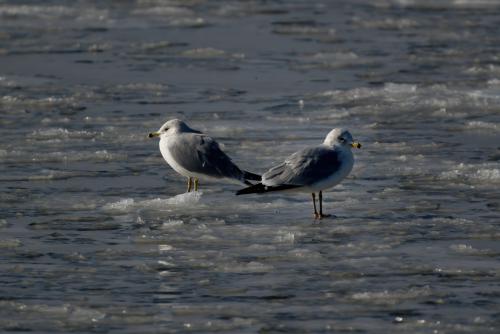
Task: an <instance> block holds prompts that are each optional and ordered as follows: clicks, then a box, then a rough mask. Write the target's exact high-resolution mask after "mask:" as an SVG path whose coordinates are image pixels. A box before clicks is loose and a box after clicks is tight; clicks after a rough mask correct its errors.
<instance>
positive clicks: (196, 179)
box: [194, 177, 198, 191]
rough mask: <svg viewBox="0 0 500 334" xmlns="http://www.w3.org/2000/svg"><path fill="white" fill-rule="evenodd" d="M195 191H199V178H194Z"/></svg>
mask: <svg viewBox="0 0 500 334" xmlns="http://www.w3.org/2000/svg"><path fill="white" fill-rule="evenodd" d="M194 191H198V178H197V177H195V178H194Z"/></svg>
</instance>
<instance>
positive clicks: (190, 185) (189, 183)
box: [187, 177, 193, 192]
mask: <svg viewBox="0 0 500 334" xmlns="http://www.w3.org/2000/svg"><path fill="white" fill-rule="evenodd" d="M192 187H193V180H192V179H191V178H190V177H188V189H187V192H190V191H191V188H192Z"/></svg>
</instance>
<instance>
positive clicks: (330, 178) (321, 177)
mask: <svg viewBox="0 0 500 334" xmlns="http://www.w3.org/2000/svg"><path fill="white" fill-rule="evenodd" d="M351 147H355V148H361V144H360V143H358V142H355V141H354V140H353V139H352V136H351V134H350V133H349V131H347V130H344V129H333V130H332V131H330V132H329V133H328V135H327V136H326V138H325V140H324V141H323V143H322V144H320V145H318V146H314V147H308V148H304V149H302V150H300V151H297V152H295V153H293V154H292V155H290V156H289V157H288V158H286V159H285V161H284V162H283V163H281V164H279V165H277V166H274V167H272V168H271V169H269V170H268V171H267V172H265V173H264V174H263V175H262V182H261V183H257V184H255V185H251V186H249V187H247V188H244V189H241V190H239V191H238V192H236V195H244V194H252V193H258V194H261V193H267V192H275V191H287V192H291V191H295V192H306V193H311V194H312V200H313V206H314V218H315V219H322V218H324V217H328V216H329V215H327V214H323V191H324V190H327V189H330V188H332V187H334V186H335V185H337V184H339V183H340V182H341V181H342V180H343V179H344V178H345V177H346V176H347V175H348V174H349V173H350V172H351V170H352V167H353V166H354V157H353V154H352V152H351ZM316 192H318V193H319V196H318V197H319V213H318V211H317V210H316Z"/></svg>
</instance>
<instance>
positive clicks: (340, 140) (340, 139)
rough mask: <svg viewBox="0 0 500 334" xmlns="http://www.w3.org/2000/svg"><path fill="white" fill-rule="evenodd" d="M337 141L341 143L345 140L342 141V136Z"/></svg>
mask: <svg viewBox="0 0 500 334" xmlns="http://www.w3.org/2000/svg"><path fill="white" fill-rule="evenodd" d="M337 139H338V141H339V142H341V143H343V142H345V139H344V137H342V136H340V137H338V138H337Z"/></svg>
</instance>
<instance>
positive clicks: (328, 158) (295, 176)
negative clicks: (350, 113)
mask: <svg viewBox="0 0 500 334" xmlns="http://www.w3.org/2000/svg"><path fill="white" fill-rule="evenodd" d="M341 163H342V162H341V160H340V157H339V153H338V152H337V151H335V150H334V149H332V148H329V147H326V146H317V147H312V148H306V149H303V150H300V151H298V152H295V153H294V154H292V155H291V156H289V157H288V158H287V159H286V160H285V162H284V163H282V164H280V165H277V166H275V167H273V168H271V169H269V170H268V171H267V172H266V173H264V175H262V183H263V184H264V185H266V186H278V185H284V184H289V185H297V186H306V185H311V184H314V183H316V182H318V181H321V180H322V179H324V178H327V177H328V176H330V175H332V174H333V173H335V172H336V171H337V170H339V169H340V166H341Z"/></svg>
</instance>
